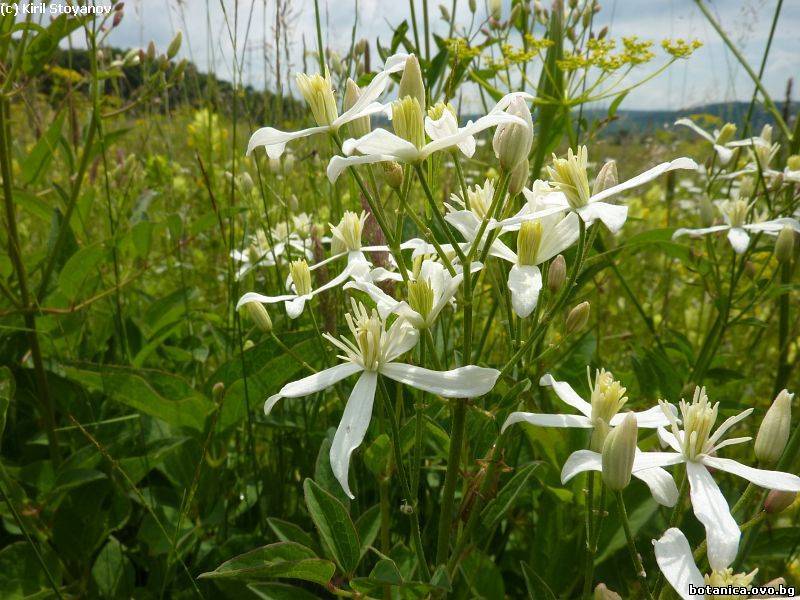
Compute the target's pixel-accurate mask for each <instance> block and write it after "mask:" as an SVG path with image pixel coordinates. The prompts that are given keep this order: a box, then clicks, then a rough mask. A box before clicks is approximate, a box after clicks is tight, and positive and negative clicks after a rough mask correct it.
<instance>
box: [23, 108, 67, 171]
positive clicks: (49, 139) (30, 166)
mask: <svg viewBox="0 0 800 600" xmlns="http://www.w3.org/2000/svg"><path fill="white" fill-rule="evenodd" d="M65 114H66V113H65V112H61V113H59V114H58V115H57V116H56V118H55V119H53V122H52V123H51V124H50V127H48V128H47V131H45V132H44V135H42V137H40V138H39V140H38V141H37V142H36V145H34V147H33V149H32V150H31V152H30V154H28V156H27V157H25V160H23V161H22V165H21V167H22V179H23V181H24V182H25V183H26V184H28V185H30V184H32V183H34V182H36V181H37V180H38V179H39V178H40V177H41V176H42V174H43V173H45V172H46V170H47V167H48V165H49V164H50V162H51V161H52V160H53V156H54V155H55V152H56V147H57V145H58V141H59V138H60V137H61V129H62V127H63V125H64V116H65Z"/></svg>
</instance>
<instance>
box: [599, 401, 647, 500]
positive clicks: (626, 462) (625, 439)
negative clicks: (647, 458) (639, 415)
mask: <svg viewBox="0 0 800 600" xmlns="http://www.w3.org/2000/svg"><path fill="white" fill-rule="evenodd" d="M638 432H639V428H638V426H637V424H636V416H635V415H634V414H633V413H632V412H629V413H627V414H626V415H625V418H624V419H622V423H620V424H619V425H617V426H616V427H614V429H612V430H611V431H610V432H609V434H608V436H606V441H605V442H604V443H603V457H602V461H603V481H604V482H605V484H606V486H607V487H608V489H610V490H611V491H613V492H619V491H621V490H624V489H625V488H626V487H627V486H628V484H629V483H630V482H631V472H632V471H633V459H634V457H635V456H636V442H637V441H638Z"/></svg>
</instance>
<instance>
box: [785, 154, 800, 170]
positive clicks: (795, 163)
mask: <svg viewBox="0 0 800 600" xmlns="http://www.w3.org/2000/svg"><path fill="white" fill-rule="evenodd" d="M786 166H787V167H789V170H790V171H800V154H792V155H791V156H790V157H789V158H787V159H786Z"/></svg>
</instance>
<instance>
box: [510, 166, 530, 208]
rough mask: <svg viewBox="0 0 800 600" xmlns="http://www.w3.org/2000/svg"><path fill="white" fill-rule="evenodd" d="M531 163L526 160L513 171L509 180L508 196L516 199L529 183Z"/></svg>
mask: <svg viewBox="0 0 800 600" xmlns="http://www.w3.org/2000/svg"><path fill="white" fill-rule="evenodd" d="M530 169H531V165H530V161H528V158H527V157H526V158H524V159H522V160H521V161H519V162H518V163H517V166H516V167H514V170H513V171H511V176H510V177H509V179H508V195H509V196H510V197H512V198H513V197H514V196H516V195H517V194H519V193H520V192H521V191H522V188H524V187H525V184H526V183H528V176H529V175H530Z"/></svg>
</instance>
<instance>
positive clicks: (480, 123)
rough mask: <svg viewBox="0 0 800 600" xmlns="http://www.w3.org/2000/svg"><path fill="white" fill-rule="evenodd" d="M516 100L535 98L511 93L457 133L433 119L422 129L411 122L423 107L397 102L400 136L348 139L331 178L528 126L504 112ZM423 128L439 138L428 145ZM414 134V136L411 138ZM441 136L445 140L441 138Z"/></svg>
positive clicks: (421, 157)
mask: <svg viewBox="0 0 800 600" xmlns="http://www.w3.org/2000/svg"><path fill="white" fill-rule="evenodd" d="M515 98H526V99H530V98H532V96H531V95H530V94H527V93H525V92H514V93H512V94H508V95H506V96H504V97H503V98H501V99H500V101H499V102H498V103H497V104H496V105H495V107H494V108H493V109H492V110H491V111H489V114H487V115H486V116H484V117H481V118H479V119H478V120H477V121H475V122H474V123H473V122H472V121H470V122H469V123H467V124H466V126H464V127H461V128H457V129H456V131H455V132H453V133H450V130H451V128H449V127H447V126H445V127H436V126H431V125H428V123H427V121H432V120H433V119H431V118H430V116H428V117H425V120H426V123H425V125H424V126H422V124H421V123H417V124H413V123H411V122H412V121H414V116H415V115H416V112H415V110H414V109H416V111H418V110H419V106H418V105H417V106H416V107H414V106H413V104H409V103H401V104H400V105H399V106H398V104H397V103H396V104H395V107H394V108H393V109H392V112H393V115H392V116H393V120H395V121H396V123H395V131H396V133H390V132H388V131H386V130H385V129H375V130H374V131H371V132H370V133H368V134H367V135H365V136H363V137H360V138H358V139H357V140H356V139H348V140H345V142H344V144H343V145H342V150H343V151H344V153H345V154H346V155H347V156H344V157H343V156H334V157H333V158H331V161H330V162H329V163H328V179H329V180H330V181H331V182H334V181H336V180H337V179H338V178H339V175H341V173H342V171H343V170H344V169H346V168H347V167H351V166H354V165H363V164H370V163H378V162H385V161H396V162H401V163H418V162H421V161H423V160H425V159H426V158H428V157H429V156H430V155H431V154H433V153H434V152H438V151H440V150H446V149H448V148H452V147H453V146H458V147H461V146H462V145H464V144H466V145H467V146H469V145H470V144H471V142H470V141H469V140H470V139H471V138H473V136H474V135H475V134H477V133H480V132H481V131H483V130H485V129H489V128H490V127H494V126H496V125H500V124H501V123H517V124H520V125H523V126H525V125H526V123H525V121H524V120H523V119H520V118H519V117H516V116H514V115H510V114H508V113H506V112H504V110H505V108H506V107H507V106H508V105H509V103H510V102H511V101H512V100H513V99H515ZM397 108H402V109H403V110H402V111H401V113H398V114H395V113H397ZM445 112H446V111H445ZM407 113H408V114H407ZM417 117H418V118H421V113H420V114H419V115H417ZM400 123H402V128H400V127H398V125H399V124H400ZM412 125H413V126H412ZM423 128H424V131H426V132H427V133H428V135H429V136H430V135H431V134H433V135H434V136H437V137H435V138H434V137H432V138H431V139H432V141H431V142H428V143H427V144H424V143H423V142H424V140H422V139H420V132H421V131H422V130H423ZM411 133H413V134H414V135H410V134H411ZM401 135H402V137H401ZM439 135H442V136H443V137H438V136H439ZM462 151H463V148H462ZM356 152H358V153H359V155H358V156H351V155H352V154H354V153H356Z"/></svg>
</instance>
